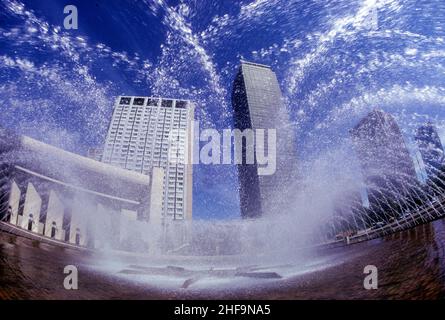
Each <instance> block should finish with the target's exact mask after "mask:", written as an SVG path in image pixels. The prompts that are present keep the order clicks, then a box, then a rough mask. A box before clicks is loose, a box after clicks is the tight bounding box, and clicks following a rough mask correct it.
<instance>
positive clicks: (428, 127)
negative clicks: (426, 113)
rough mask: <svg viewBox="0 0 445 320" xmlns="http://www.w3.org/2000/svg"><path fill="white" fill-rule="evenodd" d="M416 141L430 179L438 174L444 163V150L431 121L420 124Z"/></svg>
mask: <svg viewBox="0 0 445 320" xmlns="http://www.w3.org/2000/svg"><path fill="white" fill-rule="evenodd" d="M415 139H416V142H417V146H418V147H419V152H420V155H421V156H422V159H423V163H424V164H425V171H426V173H427V175H428V178H429V179H432V178H434V177H435V176H437V174H438V173H439V171H440V170H441V167H442V166H443V165H444V151H443V146H442V143H441V142H440V138H439V135H438V134H437V131H436V128H435V127H434V126H433V124H432V123H431V122H428V123H426V124H424V125H423V126H420V127H419V128H418V129H417V132H416V138H415Z"/></svg>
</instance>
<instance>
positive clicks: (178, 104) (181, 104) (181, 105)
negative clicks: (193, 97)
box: [176, 101, 187, 109]
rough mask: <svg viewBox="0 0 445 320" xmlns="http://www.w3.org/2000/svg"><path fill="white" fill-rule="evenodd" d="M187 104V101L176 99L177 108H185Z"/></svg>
mask: <svg viewBox="0 0 445 320" xmlns="http://www.w3.org/2000/svg"><path fill="white" fill-rule="evenodd" d="M186 106H187V101H176V108H178V109H185V107H186Z"/></svg>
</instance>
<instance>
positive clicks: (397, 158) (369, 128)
mask: <svg viewBox="0 0 445 320" xmlns="http://www.w3.org/2000/svg"><path fill="white" fill-rule="evenodd" d="M351 137H352V140H353V144H354V149H355V151H356V153H357V155H358V158H359V160H360V164H361V167H362V173H363V176H364V179H365V183H366V186H367V191H368V198H369V203H370V206H371V208H374V209H377V208H380V209H381V210H382V211H390V210H389V209H390V208H389V207H393V209H394V207H397V206H398V205H400V201H399V202H398V200H400V199H402V198H403V197H405V196H407V195H408V194H409V193H410V190H412V188H413V187H414V186H415V185H416V183H417V175H416V171H415V168H414V163H413V160H412V158H411V156H410V154H409V152H408V149H407V147H406V144H405V141H404V139H403V136H402V133H401V132H400V128H399V126H398V125H397V123H396V121H395V120H394V118H393V117H392V116H391V115H390V114H388V113H385V112H383V111H381V110H374V111H372V112H371V113H369V114H368V115H367V116H366V117H365V118H363V119H362V120H361V121H360V122H359V124H358V125H357V126H356V127H355V128H354V129H352V130H351Z"/></svg>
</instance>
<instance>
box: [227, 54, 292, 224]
mask: <svg viewBox="0 0 445 320" xmlns="http://www.w3.org/2000/svg"><path fill="white" fill-rule="evenodd" d="M282 100H283V99H282V95H281V90H280V86H279V84H278V80H277V77H276V75H275V73H274V72H273V71H272V70H271V68H270V67H269V66H266V65H261V64H257V63H251V62H247V61H241V66H240V68H239V70H238V73H237V75H236V77H235V81H234V84H233V91H232V106H233V109H234V125H235V129H239V130H245V129H254V130H255V129H276V134H277V151H276V155H277V159H276V172H275V174H273V175H259V174H258V162H257V161H256V159H255V163H254V164H246V163H243V164H240V165H238V174H239V183H240V206H241V215H242V217H244V218H251V217H258V216H260V215H262V214H267V213H268V212H272V211H274V212H277V211H286V210H288V206H289V205H291V201H289V194H290V193H291V192H293V193H295V188H294V187H293V185H292V184H293V183H294V178H295V176H294V174H295V164H296V161H297V159H296V150H295V148H296V147H295V134H294V130H293V128H292V125H291V122H290V120H289V115H288V113H287V110H286V108H285V106H284V103H283V101H282ZM243 147H244V146H243ZM243 151H245V147H244V149H243Z"/></svg>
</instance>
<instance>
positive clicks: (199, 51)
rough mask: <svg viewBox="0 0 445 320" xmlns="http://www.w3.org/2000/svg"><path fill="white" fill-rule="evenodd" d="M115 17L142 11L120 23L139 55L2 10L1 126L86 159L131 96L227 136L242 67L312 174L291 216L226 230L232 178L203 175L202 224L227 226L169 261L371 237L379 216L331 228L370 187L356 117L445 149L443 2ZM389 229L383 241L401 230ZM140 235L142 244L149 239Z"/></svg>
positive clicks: (233, 197) (265, 253)
mask: <svg viewBox="0 0 445 320" xmlns="http://www.w3.org/2000/svg"><path fill="white" fill-rule="evenodd" d="M110 6H111V9H118V10H116V11H122V12H132V15H133V14H134V12H136V14H134V15H135V16H134V20H135V22H134V24H131V22H127V20H126V19H123V18H122V17H121V16H119V17H114V18H115V19H116V20H117V21H119V20H123V21H125V23H123V24H122V29H123V32H125V33H126V34H127V35H128V37H129V38H130V40H129V41H128V42H126V43H133V44H134V47H128V48H127V49H125V48H122V47H121V46H118V45H116V43H113V42H112V41H108V42H109V43H107V41H105V40H106V39H104V38H103V37H100V36H98V35H97V34H94V33H91V34H88V33H87V32H85V31H84V30H87V29H81V30H80V31H79V32H78V33H72V32H69V31H67V30H63V29H62V28H61V27H60V26H58V25H57V24H56V23H55V22H54V19H49V18H48V16H47V15H46V14H45V13H44V12H42V10H38V8H31V7H30V5H28V4H26V5H25V4H24V3H22V2H20V1H18V0H1V1H0V8H1V12H2V13H1V14H0V18H1V19H0V21H5V22H2V23H1V24H0V35H1V36H0V48H1V49H0V97H1V100H2V104H1V106H0V108H1V114H2V116H1V119H0V124H1V125H2V126H4V127H9V128H11V127H13V128H15V129H17V130H18V131H19V132H21V133H24V134H28V135H30V136H33V137H36V138H38V139H42V140H44V141H46V142H48V143H51V144H54V145H57V146H59V147H62V148H65V149H68V150H73V151H77V152H83V151H84V149H85V146H86V145H97V144H100V143H101V141H103V139H104V136H105V134H106V130H107V127H108V123H109V120H110V117H111V109H112V105H113V100H114V98H115V97H116V96H117V95H119V94H121V93H123V94H128V95H131V94H138V95H148V94H149V95H153V96H156V95H159V96H167V97H175V98H186V99H190V100H193V101H195V102H196V104H197V106H198V112H197V118H198V119H199V120H200V122H201V123H202V127H217V128H226V127H231V126H232V120H231V119H232V111H231V104H230V91H231V85H232V82H233V79H234V76H235V73H236V68H237V67H238V65H239V60H240V58H245V59H247V60H252V61H255V62H259V63H263V64H269V65H271V66H272V68H273V70H274V71H275V72H276V73H277V75H278V78H279V79H281V83H280V84H281V88H282V91H283V95H284V99H285V101H286V105H287V108H288V111H289V113H290V115H291V118H292V120H293V121H294V123H295V126H296V130H295V136H296V140H297V144H298V146H297V151H298V155H299V159H297V160H296V161H298V163H299V166H300V171H301V172H302V175H303V178H302V180H299V181H298V182H296V184H301V185H304V188H301V186H300V185H296V186H295V190H301V191H300V192H299V193H297V192H296V196H295V199H292V200H291V199H289V202H290V203H291V206H290V207H293V208H294V209H293V210H292V211H290V212H286V213H284V214H282V215H281V216H278V217H277V216H275V215H274V216H272V215H270V216H266V217H264V218H263V219H260V220H258V221H238V220H237V219H234V220H230V218H233V217H237V216H238V215H239V211H238V209H237V206H238V195H237V185H236V179H237V176H236V168H235V167H234V166H226V167H224V168H209V167H205V166H201V165H199V166H198V168H197V169H196V171H195V176H194V180H195V193H196V196H195V200H194V201H196V205H195V206H194V210H195V211H196V212H197V213H194V216H197V217H200V218H204V219H207V220H208V219H209V218H212V217H217V218H220V219H221V218H223V219H226V220H227V219H228V220H230V221H223V222H215V221H194V222H193V223H191V224H190V225H187V226H186V229H187V230H192V231H190V232H193V233H194V234H196V235H198V236H196V238H197V239H201V241H199V244H196V243H189V244H188V246H186V247H183V248H180V247H173V248H170V250H171V252H170V254H185V253H187V254H189V255H208V254H211V255H225V254H236V255H240V256H244V257H249V258H246V259H241V260H240V261H241V262H240V261H238V262H236V263H244V262H246V261H257V262H258V261H259V262H258V263H263V264H267V263H268V262H270V261H277V259H278V260H279V261H282V262H289V261H294V262H295V261H296V260H297V261H301V259H302V257H303V256H304V254H303V255H302V254H301V252H300V251H299V250H298V248H301V247H306V246H308V245H313V244H315V243H320V242H323V241H330V240H333V238H335V235H337V234H338V233H339V232H343V231H350V230H351V229H354V231H355V232H357V231H360V230H364V229H366V228H367V226H369V225H368V224H369V220H373V219H375V217H374V215H373V214H372V212H367V213H365V214H360V215H357V216H355V218H354V221H351V220H350V219H346V220H345V219H344V218H341V217H338V216H336V217H334V215H333V211H334V207H335V204H336V203H337V202H338V201H339V199H343V198H344V197H347V196H348V195H350V194H352V193H354V192H356V191H357V190H359V189H360V188H362V182H361V181H359V180H360V179H357V176H360V172H359V169H358V167H359V165H358V163H357V159H356V158H355V157H354V153H353V151H352V150H351V146H350V141H349V134H348V131H349V130H350V129H351V128H352V127H353V126H355V125H356V124H357V123H358V121H359V120H360V118H361V117H363V116H364V115H365V114H366V113H367V112H369V111H370V110H372V109H374V108H377V107H378V108H381V109H383V110H385V111H387V112H389V113H391V114H392V115H393V116H394V117H395V118H396V120H397V121H398V124H399V126H400V127H401V130H402V132H403V134H404V136H405V140H406V141H407V142H408V147H409V149H410V151H411V153H413V154H414V153H415V146H414V144H413V143H412V142H411V140H412V136H413V132H414V130H415V128H417V127H418V126H419V125H420V124H422V123H424V122H426V121H428V120H431V121H432V122H433V123H434V125H435V126H436V127H437V129H438V132H439V134H440V135H441V137H442V139H445V120H444V119H445V111H444V109H443V106H444V104H445V87H444V83H445V81H444V78H445V30H444V29H443V21H445V3H443V1H441V0H431V1H414V0H412V1H410V0H408V1H397V0H364V1H361V0H357V1H347V2H345V1H337V0H330V1H306V0H293V1H285V0H270V1H266V0H255V1H243V2H241V3H240V4H237V5H234V4H230V5H225V4H221V3H220V1H206V2H205V4H204V2H195V1H180V3H179V4H178V5H176V6H170V5H169V4H168V3H167V2H166V1H163V0H160V1H148V0H146V1H143V2H137V3H136V2H135V3H130V4H128V7H127V8H120V7H119V6H122V5H119V4H110ZM120 9H128V10H120ZM110 12H112V11H111V10H110ZM374 13H375V14H376V18H377V19H376V21H372V23H371V18H372V14H374ZM112 18H113V17H112ZM121 18H122V19H121ZM144 21H153V24H154V25H155V26H153V25H147V24H145V23H144ZM145 33H146V34H147V36H146V37H145V38H144V36H142V35H144V34H145ZM155 33H157V34H158V35H157V37H155V36H153V34H155ZM144 39H145V40H144ZM142 40H143V43H142V44H139V43H138V42H139V41H142ZM149 42H153V44H152V45H151V46H150V45H149V44H148V43H149ZM147 49H152V51H153V52H155V53H150V52H148V51H147ZM417 170H418V171H422V170H424V168H421V167H419V166H418V168H417ZM407 187H411V188H413V189H415V194H416V196H417V198H418V199H419V198H420V199H424V201H425V202H427V203H431V202H432V201H433V199H432V198H431V197H430V195H429V193H428V192H426V191H425V188H424V187H422V186H417V185H415V186H407ZM441 188H442V187H441V186H440V182H436V183H435V186H433V189H434V190H435V191H434V192H433V194H434V195H435V196H437V194H439V196H440V192H441V190H442V189H441ZM399 202H400V203H398V207H399V208H401V209H400V210H402V211H403V213H404V214H408V215H409V216H410V217H411V218H412V219H411V222H406V221H405V222H403V223H405V224H406V225H407V226H410V225H411V224H417V223H418V219H417V216H416V214H417V213H416V212H419V210H420V209H419V207H418V206H417V205H416V204H415V201H414V200H413V199H402V200H399ZM227 208H228V209H227ZM432 208H433V209H432V210H427V213H426V215H425V217H424V218H422V219H430V220H431V219H434V218H437V217H441V209H442V207H441V204H440V203H439V205H437V206H435V205H433V206H432ZM220 211H221V212H222V213H220ZM227 211H229V212H227ZM232 211H233V212H232ZM389 218H391V215H389V216H388V220H389ZM342 219H343V220H342ZM374 222H375V221H374ZM391 223H392V225H391V227H390V228H388V229H385V230H384V232H389V231H390V230H396V229H397V228H400V226H401V224H402V223H401V222H400V221H398V220H397V219H396V220H393V222H391ZM131 228H135V229H138V230H139V231H140V232H141V233H144V230H147V229H146V228H149V227H148V226H146V225H144V224H143V223H140V224H137V225H134V226H132V227H131ZM320 229H322V230H320ZM317 232H320V234H321V236H320V235H318V234H317ZM369 232H370V231H369V230H368V231H367V234H368V233H369ZM145 233H146V234H152V232H148V233H147V232H145ZM153 233H156V232H153ZM215 234H219V235H220V238H221V241H220V242H219V244H218V240H215V238H214V237H213V235H215ZM170 236H171V237H172V238H174V237H175V235H174V234H172V235H170ZM227 239H229V240H232V242H234V243H232V242H230V241H229V240H227ZM147 241H153V240H152V239H149V238H148V239H147ZM172 242H173V243H174V242H175V240H172ZM237 244H238V246H237ZM239 244H242V245H241V246H239ZM206 246H207V247H206ZM255 259H256V260H255ZM210 264H211V263H210Z"/></svg>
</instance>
